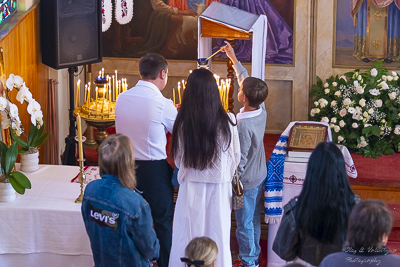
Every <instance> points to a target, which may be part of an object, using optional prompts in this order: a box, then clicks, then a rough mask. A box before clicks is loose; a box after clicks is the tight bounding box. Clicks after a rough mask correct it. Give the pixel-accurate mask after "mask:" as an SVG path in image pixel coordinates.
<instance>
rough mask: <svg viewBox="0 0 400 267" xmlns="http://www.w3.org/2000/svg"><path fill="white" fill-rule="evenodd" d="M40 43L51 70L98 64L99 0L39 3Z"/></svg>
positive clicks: (99, 33)
mask: <svg viewBox="0 0 400 267" xmlns="http://www.w3.org/2000/svg"><path fill="white" fill-rule="evenodd" d="M40 43H41V45H40V47H41V53H42V62H43V64H45V65H47V66H49V67H52V68H54V69H63V68H69V67H75V66H80V65H86V64H90V63H96V62H101V61H102V54H101V50H102V49H101V0H41V1H40Z"/></svg>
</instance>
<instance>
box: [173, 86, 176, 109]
mask: <svg viewBox="0 0 400 267" xmlns="http://www.w3.org/2000/svg"><path fill="white" fill-rule="evenodd" d="M172 98H173V99H174V106H175V105H176V102H175V88H173V89H172Z"/></svg>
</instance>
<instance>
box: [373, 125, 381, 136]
mask: <svg viewBox="0 0 400 267" xmlns="http://www.w3.org/2000/svg"><path fill="white" fill-rule="evenodd" d="M371 128H372V129H371V133H372V134H373V135H375V136H380V135H381V129H379V127H378V126H376V125H374V126H372V127H371Z"/></svg>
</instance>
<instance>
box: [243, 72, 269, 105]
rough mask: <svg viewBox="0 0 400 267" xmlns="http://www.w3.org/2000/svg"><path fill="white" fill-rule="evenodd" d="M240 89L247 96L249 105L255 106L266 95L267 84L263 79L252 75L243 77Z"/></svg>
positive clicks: (262, 100) (265, 97)
mask: <svg viewBox="0 0 400 267" xmlns="http://www.w3.org/2000/svg"><path fill="white" fill-rule="evenodd" d="M242 91H243V94H244V95H245V96H246V97H247V99H248V101H249V105H250V107H253V108H257V107H258V106H259V105H260V104H261V103H262V102H264V101H265V99H267V96H268V86H267V84H266V83H265V82H264V81H263V80H261V79H258V78H254V77H247V78H246V79H244V81H243V87H242Z"/></svg>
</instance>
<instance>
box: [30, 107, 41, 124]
mask: <svg viewBox="0 0 400 267" xmlns="http://www.w3.org/2000/svg"><path fill="white" fill-rule="evenodd" d="M31 122H32V124H33V125H35V126H36V123H39V125H40V126H42V125H43V112H42V111H41V110H40V109H39V110H38V111H36V112H35V113H33V114H32V116H31Z"/></svg>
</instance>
